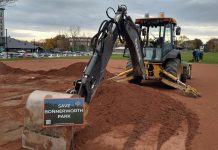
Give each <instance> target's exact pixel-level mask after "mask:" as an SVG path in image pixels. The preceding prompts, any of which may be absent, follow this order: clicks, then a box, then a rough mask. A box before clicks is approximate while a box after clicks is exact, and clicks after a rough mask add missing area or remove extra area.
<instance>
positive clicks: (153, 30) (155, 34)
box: [146, 26, 164, 47]
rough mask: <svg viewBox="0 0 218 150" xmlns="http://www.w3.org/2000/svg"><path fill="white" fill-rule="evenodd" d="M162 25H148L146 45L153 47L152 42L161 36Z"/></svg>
mask: <svg viewBox="0 0 218 150" xmlns="http://www.w3.org/2000/svg"><path fill="white" fill-rule="evenodd" d="M163 30H164V27H163V26H157V27H149V34H148V41H147V44H146V45H147V47H154V46H155V45H154V43H155V42H156V41H157V40H158V39H159V38H160V37H163Z"/></svg>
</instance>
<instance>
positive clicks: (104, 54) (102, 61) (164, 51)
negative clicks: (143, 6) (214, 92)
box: [22, 5, 200, 149]
mask: <svg viewBox="0 0 218 150" xmlns="http://www.w3.org/2000/svg"><path fill="white" fill-rule="evenodd" d="M109 10H112V11H113V12H114V13H115V17H114V18H112V17H110V16H109V13H108V11H109ZM106 14H107V16H108V18H109V20H105V21H103V22H102V24H101V25H100V28H99V30H98V33H97V34H96V35H95V36H94V37H93V38H92V40H91V49H92V51H93V55H92V57H91V59H90V60H89V62H88V64H87V66H86V68H85V70H84V72H83V75H82V77H81V79H79V80H77V81H75V82H74V86H73V87H72V88H70V89H68V90H67V92H66V93H64V94H63V93H55V92H48V91H34V92H33V93H32V94H31V95H30V96H29V98H28V100H27V104H26V112H27V113H26V116H25V119H24V120H25V122H24V131H23V135H22V142H23V147H25V148H29V149H31V148H32V149H37V148H38V147H40V149H43V148H44V149H46V148H45V146H46V145H52V149H60V147H59V146H60V144H58V143H61V144H62V148H61V149H65V148H66V149H68V148H69V145H70V144H69V143H70V140H72V135H73V133H72V132H73V130H72V128H69V127H68V128H67V127H66V128H55V129H47V128H43V127H42V125H43V119H42V113H43V100H44V99H45V98H48V97H49V98H69V97H84V99H85V102H86V105H89V104H90V102H91V100H92V98H93V96H94V94H95V92H96V90H97V87H98V85H99V84H100V82H101V81H102V79H103V77H104V72H105V69H106V66H107V64H108V61H109V59H110V57H111V55H112V51H113V47H114V44H115V41H116V40H117V38H119V40H120V41H121V42H124V41H125V43H126V47H127V48H128V50H129V56H130V57H129V61H128V65H127V70H126V71H125V72H123V73H120V74H118V75H117V76H115V77H113V78H111V80H115V81H118V82H120V81H123V80H129V81H130V82H133V83H137V84H139V83H140V82H141V81H142V80H156V79H157V80H160V81H162V82H163V83H165V84H167V85H169V86H172V87H175V88H178V89H180V90H182V91H184V92H185V93H188V94H191V95H194V96H200V94H199V93H198V92H197V90H195V89H194V88H192V87H190V86H189V85H186V84H185V83H183V82H182V81H181V80H180V79H181V72H182V73H183V74H184V75H185V76H186V77H187V75H188V73H187V71H186V72H185V71H184V70H185V68H186V70H188V69H189V70H190V65H189V64H182V63H181V54H180V52H179V50H176V49H175V45H174V40H173V38H174V31H175V30H176V33H177V34H179V32H180V28H179V27H177V28H176V29H175V27H176V22H175V20H174V19H172V18H142V19H137V20H136V24H135V23H134V22H133V21H132V19H131V17H130V16H127V7H126V6H125V5H121V6H119V7H118V10H117V11H116V12H115V10H114V9H113V8H111V7H109V8H108V9H107V11H106ZM137 25H139V26H137ZM152 27H154V28H157V29H158V30H159V32H158V33H159V36H155V35H153V37H154V40H153V41H151V37H150V34H151V35H152V30H151V28H152ZM141 34H142V36H144V40H142V36H141ZM183 81H184V80H183ZM86 108H88V107H86ZM57 134H58V136H57ZM70 134H71V136H70ZM66 137H70V138H66ZM37 139H41V142H39V141H38V140H37ZM63 147H64V148H63Z"/></svg>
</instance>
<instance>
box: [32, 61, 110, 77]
mask: <svg viewBox="0 0 218 150" xmlns="http://www.w3.org/2000/svg"><path fill="white" fill-rule="evenodd" d="M86 65H87V63H86V62H78V63H74V64H72V65H69V66H68V67H64V68H61V69H58V70H56V69H52V70H49V71H37V72H36V73H38V74H43V75H54V76H74V77H81V76H82V73H83V71H84V69H85V67H86ZM112 76H113V74H111V73H110V72H108V71H106V72H105V78H109V77H112Z"/></svg>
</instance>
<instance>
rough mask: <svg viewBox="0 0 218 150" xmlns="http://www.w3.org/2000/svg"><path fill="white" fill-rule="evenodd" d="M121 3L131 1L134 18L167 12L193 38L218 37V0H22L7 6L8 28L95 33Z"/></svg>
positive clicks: (28, 35) (18, 33)
mask: <svg viewBox="0 0 218 150" xmlns="http://www.w3.org/2000/svg"><path fill="white" fill-rule="evenodd" d="M118 4H125V5H127V7H128V14H129V15H130V16H131V17H132V18H133V19H135V18H137V17H141V16H143V15H144V14H145V12H149V13H150V15H151V16H157V15H158V14H159V12H165V14H166V16H170V17H174V18H175V19H176V20H177V22H178V24H179V25H180V26H181V27H182V29H183V30H182V33H183V34H185V35H187V36H188V37H190V38H201V39H203V40H204V41H206V40H208V39H209V38H212V37H218V29H217V27H218V18H217V14H218V1H217V0H189V1H184V0H150V1H146V0H18V1H17V3H16V4H14V5H13V6H10V7H7V8H6V11H5V19H6V28H8V31H9V34H10V35H11V36H13V37H16V38H20V39H29V40H31V39H34V38H35V39H42V38H47V37H50V36H53V35H55V34H57V33H58V32H59V31H60V30H62V29H66V28H67V27H69V26H80V27H81V30H82V31H84V32H89V33H90V35H92V34H93V33H95V32H96V31H97V28H98V27H99V25H100V23H101V21H102V20H104V19H107V17H106V15H105V10H106V9H107V7H109V6H112V7H114V8H117V6H118Z"/></svg>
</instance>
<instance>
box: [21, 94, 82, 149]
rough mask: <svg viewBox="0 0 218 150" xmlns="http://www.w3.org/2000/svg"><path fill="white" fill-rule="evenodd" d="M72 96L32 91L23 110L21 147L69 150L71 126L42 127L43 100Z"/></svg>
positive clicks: (71, 138)
mask: <svg viewBox="0 0 218 150" xmlns="http://www.w3.org/2000/svg"><path fill="white" fill-rule="evenodd" d="M73 97H78V96H77V95H73V94H66V93H57V92H48V91H39V90H37V91H34V92H32V93H31V94H30V96H29V97H28V100H27V102H26V108H25V117H24V129H23V133H22V147H23V148H25V149H30V150H33V149H34V150H37V149H38V150H60V149H62V150H70V149H72V145H71V142H72V140H73V135H74V132H75V128H74V127H72V126H61V127H59V126H54V127H53V126H52V127H44V117H43V115H44V100H45V99H58V98H61V99H65V98H66V99H69V98H73Z"/></svg>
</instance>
